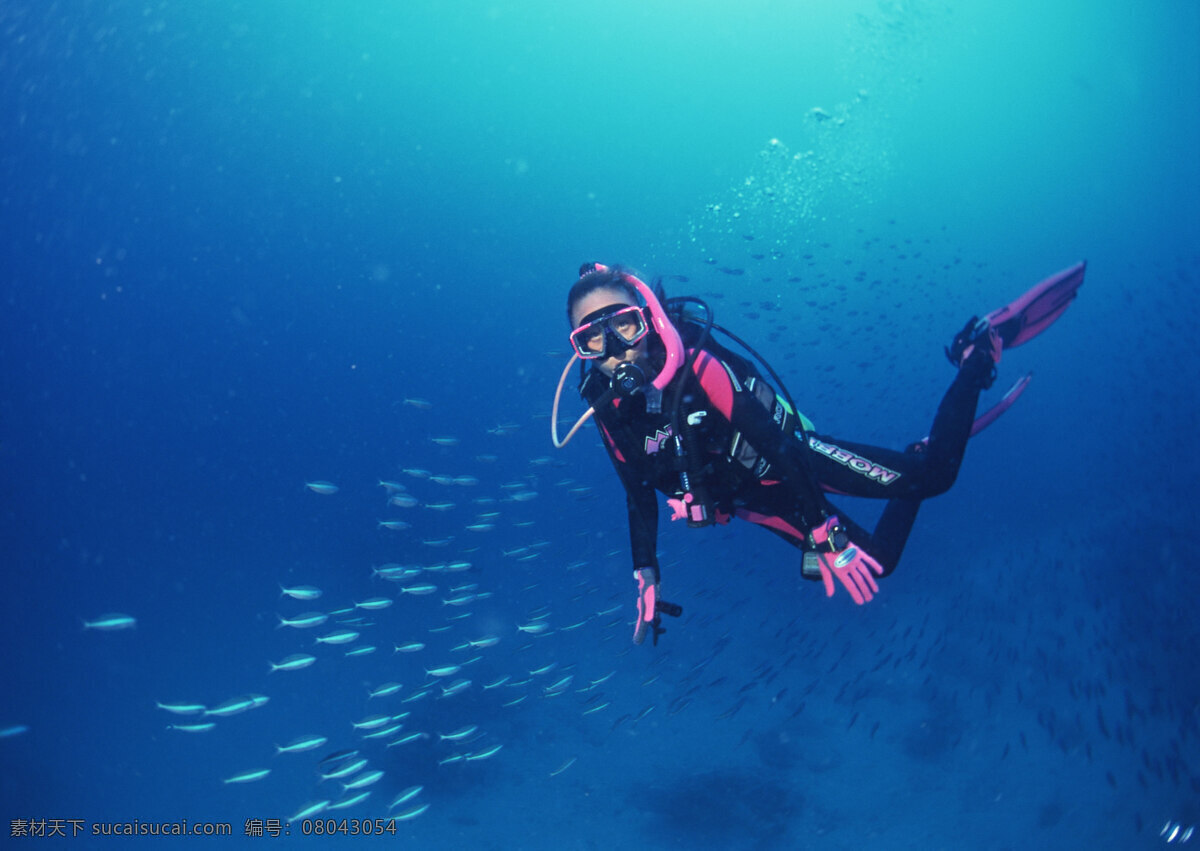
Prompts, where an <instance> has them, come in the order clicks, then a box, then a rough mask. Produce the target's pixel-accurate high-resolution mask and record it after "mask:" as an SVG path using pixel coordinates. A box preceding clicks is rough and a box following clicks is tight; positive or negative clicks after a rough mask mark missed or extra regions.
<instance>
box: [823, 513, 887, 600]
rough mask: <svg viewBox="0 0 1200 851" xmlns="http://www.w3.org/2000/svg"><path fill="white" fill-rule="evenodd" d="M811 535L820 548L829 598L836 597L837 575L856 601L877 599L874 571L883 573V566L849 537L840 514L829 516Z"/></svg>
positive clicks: (878, 573) (877, 591)
mask: <svg viewBox="0 0 1200 851" xmlns="http://www.w3.org/2000/svg"><path fill="white" fill-rule="evenodd" d="M809 537H810V538H811V543H812V544H813V545H814V546H815V547H817V549H816V556H817V564H818V567H819V568H820V570H821V579H822V580H823V581H824V582H825V596H826V597H832V596H833V592H834V587H835V586H834V584H833V580H834V578H835V577H836V578H837V580H838V581H839V582H841V583H842V585H843V586H844V587H845V589H846V590H847V591H848V592H849V593H850V599H852V600H854V602H855V603H856V604H858V605H860V606H861V605H863V604H864V603H869V602H871V600H873V599H874V598H875V594H877V593H879V585H878V583H876V582H875V577H874V576H872V575H871V573H872V572H874V573H875V574H876V575H877V576H883V566H882V565H880V564H879V562H877V561H876V560H875V559H874V558H872V557H871V556H870V555H869V554H868V553H867V551H866V550H864V549H862V548H861V547H859V546H858V545H857V544H855V543H854V542H853V541H851V540H850V539H849V538H848V537H846V533H845V530H844V529H843V528H842V527H841V525H839V523H838V519H837V517H830V518H828V519H827V520H826V521H825V522H824V523H822V524H821V525H820V526H817V527H816V528H815V529H813V530H812V532H811V533H810V536H809Z"/></svg>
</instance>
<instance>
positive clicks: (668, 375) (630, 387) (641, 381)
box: [550, 263, 685, 449]
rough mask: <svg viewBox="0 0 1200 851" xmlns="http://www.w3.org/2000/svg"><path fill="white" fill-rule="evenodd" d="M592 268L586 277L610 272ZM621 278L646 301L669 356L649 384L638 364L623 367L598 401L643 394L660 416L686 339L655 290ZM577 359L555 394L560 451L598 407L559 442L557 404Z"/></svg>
mask: <svg viewBox="0 0 1200 851" xmlns="http://www.w3.org/2000/svg"><path fill="white" fill-rule="evenodd" d="M589 265H590V267H591V268H590V269H589V270H588V272H587V273H585V274H588V273H590V272H608V271H610V269H609V267H608V266H605V265H603V264H601V263H592V264H589ZM585 268H587V267H585ZM619 274H620V276H621V280H623V281H624V282H625V283H626V284H628V285H629V286H631V287H633V289H634V290H636V291H637V293H638V295H640V296H641V297H642V300H643V301H645V303H646V309H647V311H648V312H649V314H650V326H651V327H652V328H653V329H654V331H655V332H656V333H657V334H658V337H659V339H660V340H662V344H663V348H664V349H665V350H666V355H667V356H666V361H665V362H664V363H663V367H662V369H661V370H659V372H658V374H657V375H656V376H654V378H653V379H650V380H649V381H647V380H646V375H645V372H644V370H643V369H642V367H641V366H640V365H638V364H637V363H628V364H622V365H621V366H620V367H618V369H617V371H616V372H614V373H613V381H612V388H611V389H610V390H609V391H608V392H607V393H605V394H604V396H603V397H601V399H600V400H598V404H601V405H604V404H608V402H610V401H611V400H612V398H614V397H616V396H632V395H634V394H635V393H637V392H639V391H641V392H642V394H643V395H644V396H645V397H646V408H647V410H649V411H652V412H655V413H657V412H658V411H661V410H662V391H663V389H664V388H665V387H666V386H667V385H668V384H670V383H671V379H672V378H674V377H675V374H676V373H677V372H678V371H679V367H680V366H681V365H682V364H683V360H684V355H685V353H684V348H683V339H682V338H681V337H680V336H679V331H678V330H677V329H676V328H675V326H674V325H673V324H671V320H670V319H669V318H668V317H667V312H666V310H664V309H663V306H662V303H661V302H660V301H659V300H658V296H656V295H655V294H654V290H652V289H651V288H650V287H648V286H647V285H646V284H645V282H644V281H642V280H641V279H640V278H638V277H637V276H636V275H633V274H630V273H629V272H620V273H619ZM578 359H579V355H578V354H572V355H571V359H570V360H569V361H567V365H566V367H564V368H563V372H562V376H561V377H560V378H559V379H558V389H557V390H556V391H555V393H554V407H553V409H552V411H551V414H550V439H551V440H552V441H553V442H554V446H555V447H556V448H558V449H561V448H563V447H564V446H566V445H567V442H568V441H570V439H571V438H572V437H574V436H575V432H577V431H578V430H579V429H580V427H582V426H583V424H584V423H585V422H587V421H588V419H589V418H590V417H591V416H592V415H593V414H594V413H595V412H596V406H592V407H590V408H588V409H587V411H585V412H584V414H583V416H581V417H580V418H579V419H578V421H576V423H575V425H574V426H572V428H571V430H570V431H569V432H567V436H566V437H564V438H563V439H562V440H561V441H560V440H559V439H558V402H559V399H560V398H561V396H562V389H563V385H564V384H565V383H566V380H567V373H569V372H570V371H571V367H572V366H573V365H574V364H575V361H577V360H578Z"/></svg>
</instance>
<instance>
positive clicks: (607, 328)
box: [571, 305, 648, 360]
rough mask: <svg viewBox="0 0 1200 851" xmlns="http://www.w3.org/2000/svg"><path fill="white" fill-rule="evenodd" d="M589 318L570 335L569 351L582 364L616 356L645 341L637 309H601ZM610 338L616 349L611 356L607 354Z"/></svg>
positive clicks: (640, 312)
mask: <svg viewBox="0 0 1200 851" xmlns="http://www.w3.org/2000/svg"><path fill="white" fill-rule="evenodd" d="M591 316H592V317H594V318H590V320H589V321H585V322H584V323H583V324H582V325H580V326H579V327H578V328H576V329H575V330H574V331H572V332H571V347H572V348H574V349H575V353H576V354H578V355H579V357H581V358H584V359H585V360H586V359H590V358H601V357H612V356H614V354H619V353H620V351H623V350H624V349H627V348H629V347H631V346H633V345H635V344H636V343H637V342H638V341H639V340H641V339H642V338H643V337H645V336H646V332H647V330H648V329H647V327H646V320H645V318H644V317H643V316H642V309H641V308H640V307H635V306H631V305H619V306H617V307H616V308H615V309H612V308H605V309H604V310H602V311H599V315H598V316H597V315H596V314H592V315H591ZM585 319H589V317H585ZM610 337H611V338H612V342H613V344H615V346H616V347H617V351H616V352H615V353H614V352H612V351H609V349H610V346H609V338H610Z"/></svg>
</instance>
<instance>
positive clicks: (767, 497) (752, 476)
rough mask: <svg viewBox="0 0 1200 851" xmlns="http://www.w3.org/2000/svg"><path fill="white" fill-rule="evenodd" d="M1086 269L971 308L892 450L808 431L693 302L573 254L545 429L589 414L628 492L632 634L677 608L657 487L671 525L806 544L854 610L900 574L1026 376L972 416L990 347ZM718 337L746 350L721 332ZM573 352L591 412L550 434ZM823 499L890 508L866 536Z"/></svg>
mask: <svg viewBox="0 0 1200 851" xmlns="http://www.w3.org/2000/svg"><path fill="white" fill-rule="evenodd" d="M1085 265H1086V264H1084V263H1079V264H1077V265H1075V266H1072V267H1070V268H1069V269H1065V270H1063V271H1062V272H1059V273H1058V274H1056V275H1053V276H1051V277H1050V278H1047V279H1046V280H1045V281H1042V282H1041V283H1040V284H1038V285H1037V286H1035V287H1034V288H1033V289H1031V290H1029V291H1028V292H1026V293H1025V294H1024V295H1022V296H1021V297H1020V298H1018V299H1017V300H1016V301H1014V302H1013V303H1012V304H1010V305H1007V306H1006V307H1003V308H1000V309H999V310H995V311H992V312H991V313H989V314H988V315H987V316H985V317H983V318H982V319H979V318H977V317H972V318H971V319H970V320H969V321H968V322H967V324H966V325H965V326H964V327H963V329H962V330H961V331H960V332H959V333H958V334H956V335H955V337H954V339H953V341H952V343H951V345H950V346H949V347H947V348H946V349H945V352H946V356H947V357H948V358H949V360H950V362H951V363H952V364H953V365H954V366H955V367H956V368H957V370H958V373H957V375H956V376H955V378H954V381H953V382H951V384H950V388H949V389H948V390H947V391H946V394H945V396H943V397H942V401H941V403H940V404H939V406H938V410H937V414H936V415H935V417H934V420H933V425H932V427H931V428H930V431H929V436H928V437H927V438H925V439H924V440H921V441H918V442H916V443H913V444H911V445H910V446H909V447H907V448H906V449H905V450H903V451H896V450H892V449H884V448H880V447H876V446H868V445H865V444H861V443H854V442H851V441H846V440H842V439H840V438H837V437H833V436H829V435H824V434H817V433H815V430H814V428H813V425H812V423H811V422H810V421H809V420H808V419H807V418H805V417H804V416H803V415H802V414H800V413H799V412H798V411H797V408H796V405H795V404H794V403H793V401H792V399H791V396H790V395H789V394H788V392H787V388H786V386H785V385H784V384H783V382H782V381H781V380H780V379H779V377H778V376H777V375H776V374H775V372H774V370H772V369H771V367H770V365H769V364H767V363H766V362H765V361H764V360H763V359H762V358H761V357H759V356H758V354H757V353H756V352H754V351H753V349H751V348H750V347H749V346H748V345H747V344H745V343H744V342H743V341H741V340H740V339H739V338H738V337H736V336H735V335H734V334H732V333H731V332H729V331H727V330H726V329H724V328H721V327H720V326H719V325H717V324H716V323H715V322H714V321H713V315H712V312H711V311H710V310H709V308H708V306H707V305H706V304H705V303H704V302H703V301H702V300H700V299H698V298H695V297H693V296H683V297H677V298H671V299H667V298H665V296H664V294H663V292H662V289H661V287H657V286H656V287H655V288H654V289H652V288H651V287H649V286H648V285H646V284H645V283H644V282H643V281H641V280H640V279H639V278H638V277H637V276H636V275H634V274H633V273H632V272H630V271H629V270H627V269H622V268H619V267H614V268H610V267H607V266H604V265H601V264H599V263H587V264H584V266H583V267H582V268H581V269H580V271H579V279H578V280H577V281H576V282H575V283H574V285H573V286H572V287H571V289H570V292H569V294H568V296H567V319H568V322H569V323H570V327H571V329H572V330H571V333H570V340H571V347H572V349H573V355H572V357H571V360H570V361H569V362H568V363H567V366H566V368H565V369H564V370H563V373H562V377H561V378H560V379H559V382H558V390H557V392H556V393H555V396H554V409H553V412H552V415H551V437H552V439H553V441H554V444H555V446H556V447H559V448H562V447H563V446H565V445H566V443H567V441H569V440H570V439H571V437H573V436H574V434H575V433H576V432H577V431H578V430H579V429H580V427H582V426H583V424H584V423H585V422H586V421H587V420H588V419H589V418H590V417H592V416H593V415H594V416H595V419H596V423H597V425H598V427H599V430H600V433H601V435H602V436H603V438H604V444H605V447H606V448H607V450H608V455H609V458H610V459H611V460H612V463H613V466H614V467H615V468H616V471H617V475H618V476H619V478H620V480H621V483H622V484H623V485H624V487H625V495H626V505H627V508H628V512H629V538H630V544H631V548H632V555H633V575H634V579H635V580H636V582H637V586H638V587H637V595H638V596H637V623H636V626H635V628H634V635H633V640H634V642H635V643H637V644H641V643H642V642H643V641H644V640H645V637H646V635H647V633H651V634H652V635H653V638H654V642H655V643H657V642H658V637H659V634H660V633H661V632H663V629H662V626H661V616H662V615H664V614H665V615H671V616H678V615H679V614H680V613H681V611H682V609H681V608H680V607H679V606H677V605H674V604H672V603H668V602H666V601H665V600H663V599H662V598H661V596H660V594H659V586H660V575H659V567H658V559H657V555H656V547H655V544H656V541H657V537H658V501H657V498H656V496H655V491H656V490H657V491H659V492H661V493H663V494H664V495H665V496H666V497H667V500H666V502H667V505H668V507H669V508H670V510H671V519H672V520H679V519H683V520H686V522H687V525H688V526H693V527H701V526H708V525H711V524H713V523H728V522H729V521H730V519H732V518H733V517H740V518H742V519H744V520H749V521H750V522H752V523H757V524H759V525H761V526H764V527H766V528H767V529H770V530H771V531H772V532H774V533H775V534H777V535H779V536H780V537H782V538H783V539H784V540H786V541H788V542H789V543H791V544H792V545H793V546H796V547H798V548H800V549H801V550H802V551H803V558H802V563H801V564H802V567H801V575H802V576H804V577H805V578H807V579H811V580H814V581H815V580H821V581H822V582H823V583H824V586H825V595H826V596H827V597H832V596H833V594H834V591H835V588H836V587H837V584H839V583H840V584H841V585H842V586H843V587H844V588H845V589H846V591H847V592H848V593H849V594H850V597H851V599H853V600H854V602H855V603H857V604H858V605H863V604H864V603H867V602H869V601H870V600H871V599H872V598H873V597H874V595H875V593H877V592H878V590H879V586H878V584H877V582H876V577H879V576H886V575H888V574H889V573H891V572H892V571H893V570H895V568H896V565H897V563H898V562H899V560H900V555H901V553H902V551H903V549H904V545H905V543H906V542H907V540H908V535H909V532H910V531H911V530H912V526H913V523H914V522H915V520H916V517H917V511H918V509H919V507H920V504H921V501H922V500H924V499H928V498H929V497H932V496H937V495H938V494H941V493H945V492H946V491H947V490H948V489H949V488H950V486H951V485H953V484H954V480H955V478H956V477H957V475H958V469H959V466H960V464H961V463H962V459H963V454H964V453H965V451H966V447H967V440H968V439H969V438H970V437H971V435H973V434H975V433H978V431H980V430H981V429H982V428H984V427H986V426H987V425H988V424H990V423H991V422H992V421H994V420H995V419H996V417H998V416H999V415H1000V414H1001V413H1003V412H1004V410H1006V409H1007V408H1008V407H1009V406H1010V405H1011V404H1012V403H1013V402H1014V401H1015V400H1016V398H1017V397H1018V396H1020V394H1021V392H1022V391H1023V390H1024V388H1025V385H1026V384H1027V383H1028V381H1029V378H1030V376H1029V375H1026V376H1023V377H1022V378H1021V379H1020V380H1018V381H1017V383H1016V384H1014V385H1013V387H1012V388H1011V389H1010V390H1009V391H1008V392H1007V393H1006V394H1005V396H1004V398H1003V399H1002V400H1001V401H1000V402H999V403H997V404H996V405H995V406H994V407H993V408H991V409H990V410H989V411H987V412H986V413H985V414H983V415H982V416H980V417H979V418H978V419H977V418H976V416H975V412H976V406H977V404H978V401H979V395H980V393H981V392H982V391H983V390H986V389H987V388H989V387H991V386H992V384H993V382H994V381H995V379H996V364H997V363H999V361H1000V356H1001V352H1002V351H1003V350H1004V349H1008V348H1013V347H1014V346H1018V345H1021V344H1022V343H1024V342H1027V341H1028V340H1030V339H1032V338H1033V337H1035V336H1037V335H1038V334H1040V333H1041V332H1042V331H1043V330H1045V329H1046V328H1047V327H1048V326H1049V325H1050V324H1052V323H1053V322H1054V321H1055V320H1056V319H1057V318H1058V317H1059V316H1060V315H1061V314H1062V313H1063V311H1065V310H1066V309H1067V307H1068V306H1069V305H1070V303H1071V301H1072V300H1073V299H1074V297H1075V293H1076V291H1077V290H1078V289H1079V287H1080V285H1082V283H1083V275H1084V270H1085ZM713 331H718V332H720V333H721V334H722V335H723V336H724V337H727V338H729V339H730V340H732V341H733V342H734V343H736V344H737V345H738V346H740V347H741V348H742V349H744V350H746V352H747V353H748V354H749V355H750V356H751V357H753V358H754V360H753V361H752V360H751V359H750V358H749V357H745V356H743V355H741V354H739V353H737V352H734V351H732V350H730V349H729V348H728V347H726V346H725V345H723V344H722V343H720V342H718V341H717V340H716V339H714V338H713V335H712V332H713ZM576 360H579V361H580V384H579V393H580V396H581V397H582V398H583V400H584V401H585V402H587V404H588V405H589V408H588V410H587V411H586V412H585V413H584V414H583V415H582V416H581V417H580V418H579V420H578V421H577V422H576V423H575V425H574V426H573V427H572V428H571V430H570V431H569V432H568V433H567V435H566V436H565V437H564V438H563V439H562V440H559V437H558V404H559V399H560V397H561V395H562V389H563V385H564V383H565V381H566V378H567V375H568V373H569V372H570V370H571V367H572V365H573V364H574V363H575V361H576ZM755 361H757V363H758V364H761V365H762V367H763V368H764V369H765V371H766V372H767V373H768V374H769V375H770V376H771V378H772V380H773V381H774V384H771V383H768V381H767V380H766V379H765V378H764V377H763V375H762V372H760V370H759V368H758V366H757V365H756V363H755ZM585 364H589V365H590V367H589V366H585ZM827 494H840V495H845V496H856V497H868V498H877V499H886V500H887V501H888V502H887V505H886V506H885V508H884V510H883V513H882V515H881V516H880V519H879V522H878V524H877V525H876V527H875V530H874V531H873V532H868V531H867V530H866V529H864V528H863V527H861V526H859V525H858V524H856V523H855V522H854V521H853V520H851V519H850V518H849V517H847V516H846V515H845V514H844V513H843V512H841V511H839V510H838V509H837V508H835V507H834V505H833V504H832V503H831V502H830V501H829V498H828V496H827Z"/></svg>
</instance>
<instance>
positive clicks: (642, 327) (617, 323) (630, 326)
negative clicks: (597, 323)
mask: <svg viewBox="0 0 1200 851" xmlns="http://www.w3.org/2000/svg"><path fill="white" fill-rule="evenodd" d="M608 327H609V328H610V329H612V332H613V333H614V334H616V335H617V336H618V337H619V338H620V339H621V340H623V341H625V342H626V343H628V344H630V345H632V344H634V343H636V342H637V341H638V340H640V339H642V337H644V336H646V323H645V321H644V320H643V319H642V311H641V310H640V309H639V308H636V307H630V308H627V309H626V310H619V311H617V312H616V313H614V314H613V315H612V316H611V317H610V318H609V320H608Z"/></svg>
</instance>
